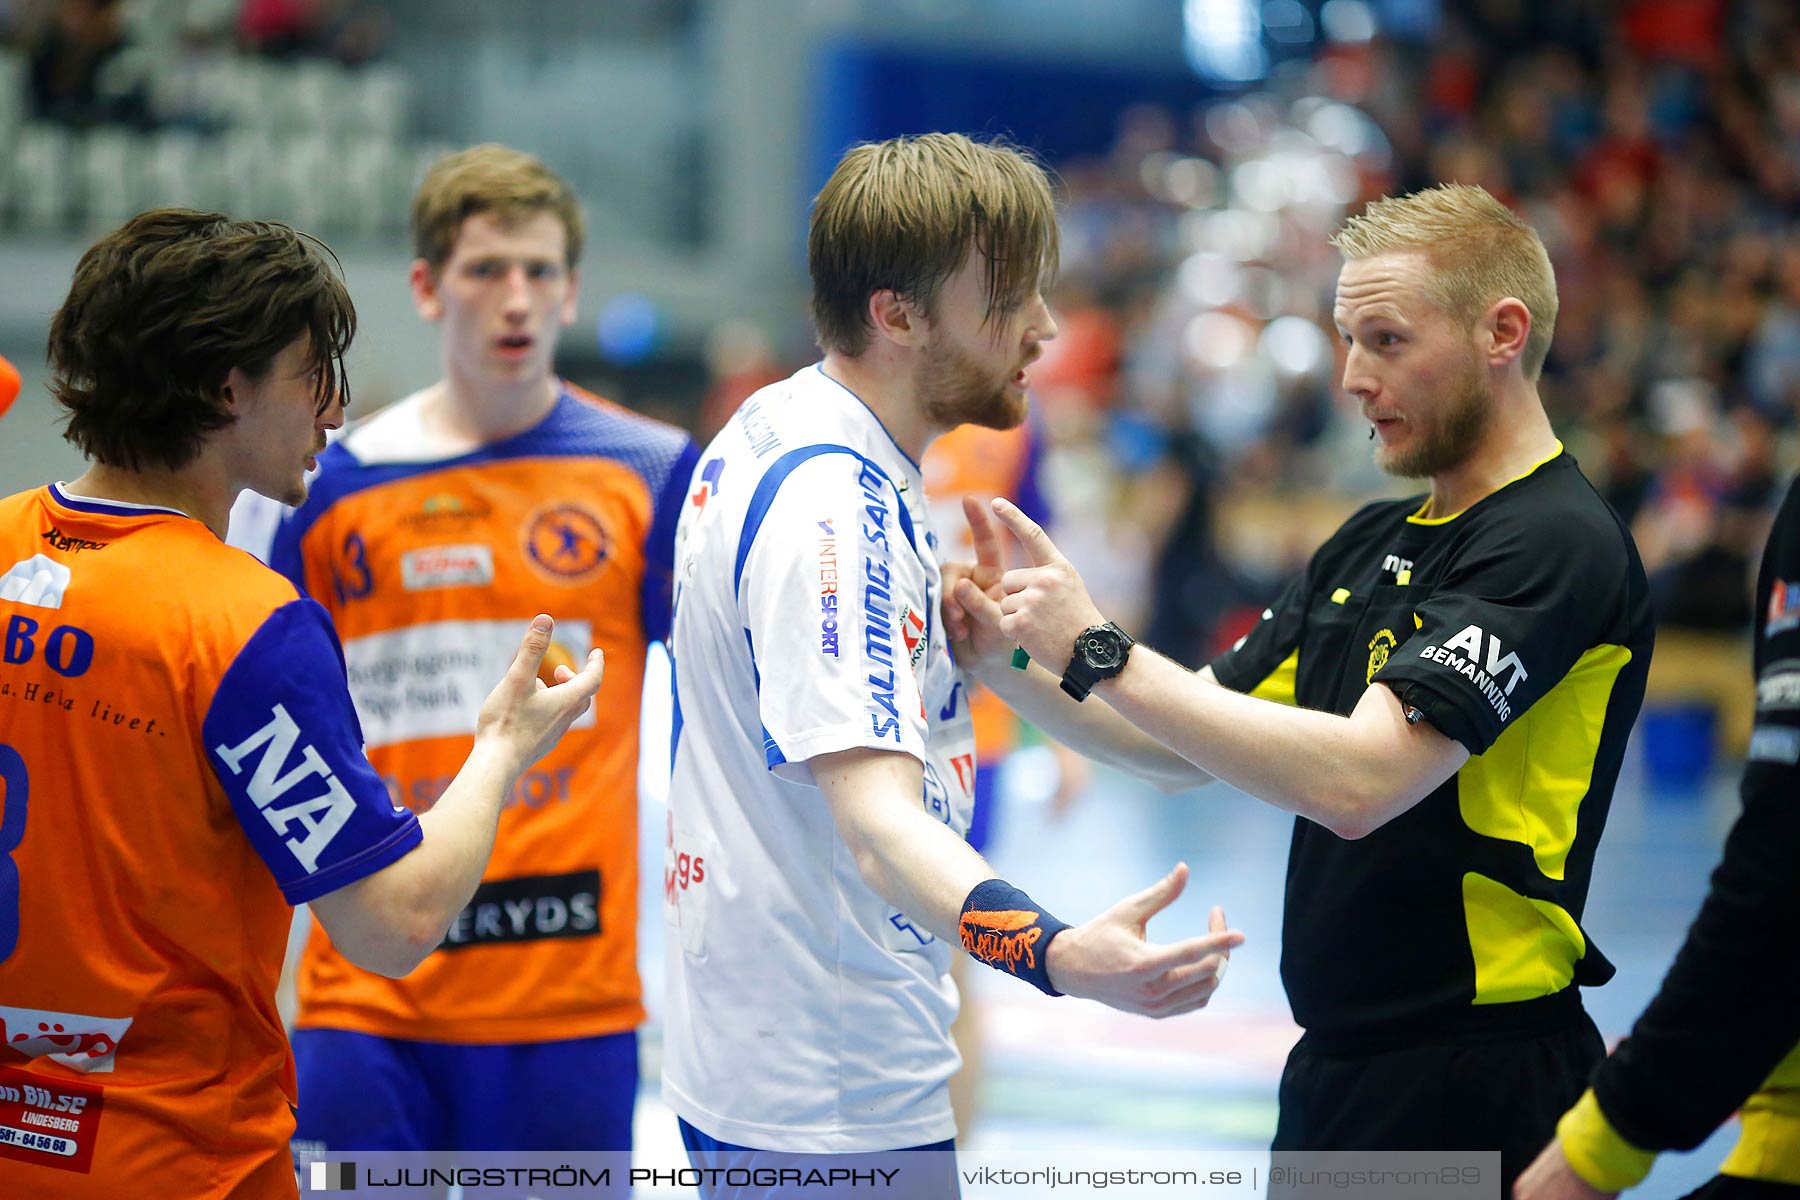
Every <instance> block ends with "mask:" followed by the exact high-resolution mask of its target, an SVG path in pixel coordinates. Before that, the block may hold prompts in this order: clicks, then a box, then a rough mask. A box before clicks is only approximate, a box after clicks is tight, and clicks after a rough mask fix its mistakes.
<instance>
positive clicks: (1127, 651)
mask: <svg viewBox="0 0 1800 1200" xmlns="http://www.w3.org/2000/svg"><path fill="white" fill-rule="evenodd" d="M1135 645H1137V642H1136V641H1135V640H1134V639H1133V638H1132V636H1131V635H1130V634H1129V633H1126V632H1125V631H1124V630H1123V629H1120V628H1119V627H1118V626H1117V625H1114V624H1113V623H1112V622H1111V621H1108V622H1106V623H1105V624H1104V625H1094V626H1091V627H1090V628H1087V629H1084V630H1082V631H1081V634H1080V636H1078V637H1077V638H1076V639H1075V651H1074V653H1073V654H1072V655H1071V656H1070V658H1069V666H1068V669H1067V670H1065V671H1064V672H1063V677H1062V690H1063V691H1065V692H1067V693H1068V694H1069V695H1070V696H1071V697H1072V698H1073V699H1074V700H1075V701H1076V702H1077V703H1079V702H1080V701H1083V700H1086V699H1087V698H1088V693H1089V692H1091V691H1093V690H1094V685H1095V684H1097V683H1099V682H1100V681H1101V680H1103V679H1111V678H1112V677H1113V676H1115V675H1117V674H1118V673H1119V672H1120V671H1123V670H1124V669H1125V660H1126V659H1127V658H1129V657H1130V656H1131V648H1132V647H1133V646H1135Z"/></svg>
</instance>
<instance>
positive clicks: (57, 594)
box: [0, 210, 600, 1200]
mask: <svg viewBox="0 0 1800 1200" xmlns="http://www.w3.org/2000/svg"><path fill="white" fill-rule="evenodd" d="M354 329H355V312H354V310H353V309H352V307H351V305H350V298H349V295H348V293H347V292H346V291H345V289H344V287H343V284H342V282H341V281H340V280H339V279H338V278H337V275H336V273H335V271H334V270H333V269H332V268H331V265H330V261H329V256H328V252H327V251H326V250H325V249H324V247H322V246H321V245H319V244H318V243H316V242H313V241H312V240H311V239H308V238H306V237H305V236H304V235H302V234H298V233H296V232H295V231H294V230H292V229H289V228H287V227H286V226H283V225H277V224H273V223H265V222H237V221H231V220H229V219H227V218H225V217H223V216H220V215H218V214H213V213H198V212H189V211H185V210H163V211H158V212H151V213H145V214H143V215H142V216H139V217H137V218H135V219H133V220H132V221H131V222H129V223H128V224H127V225H126V226H125V227H124V228H122V229H120V230H118V231H117V232H115V233H112V234H109V235H108V236H107V237H105V238H102V239H101V240H100V242H98V243H97V244H96V245H95V246H94V247H93V248H92V249H90V250H89V251H88V252H87V254H86V255H85V256H84V257H83V258H82V261H81V263H80V265H79V266H78V267H77V269H76V273H75V279H74V283H73V286H72V287H71V289H70V293H69V297H68V299H67V300H66V301H65V302H64V304H63V306H62V308H61V309H60V310H59V311H58V313H57V314H56V317H55V319H54V321H53V322H52V325H51V334H50V358H51V365H52V376H53V377H52V381H51V390H52V393H53V394H54V395H55V397H56V400H57V402H58V403H59V404H61V405H62V407H63V408H64V409H65V410H66V411H67V414H68V418H69V423H68V437H69V438H70V440H71V441H73V442H75V443H76V444H77V445H79V446H80V447H81V449H82V450H83V451H84V452H86V453H87V455H88V456H89V458H90V459H91V460H92V461H91V463H90V465H89V468H88V470H87V471H86V473H84V474H83V475H82V476H81V477H80V478H79V479H76V480H75V481H73V482H71V483H67V484H51V485H49V486H47V487H42V488H38V489H34V490H32V491H28V492H23V493H20V494H18V495H15V496H10V497H7V498H5V499H3V500H0V568H3V569H0V1045H3V1046H4V1049H0V1195H4V1196H7V1197H9V1198H10V1197H15V1196H19V1197H25V1196H29V1197H32V1198H33V1200H114V1198H116V1197H119V1196H123V1195H129V1194H132V1192H133V1191H139V1192H142V1194H144V1195H156V1196H181V1197H183V1198H184V1200H186V1198H194V1200H226V1198H227V1197H256V1198H257V1200H262V1198H264V1197H283V1196H289V1197H291V1196H295V1195H297V1186H296V1181H295V1178H294V1171H293V1166H292V1160H291V1157H290V1155H289V1153H288V1139H289V1135H290V1133H291V1131H292V1130H293V1127H294V1116H293V1112H294V1105H295V1102H296V1098H297V1097H296V1086H295V1070H294V1062H293V1058H292V1055H291V1054H290V1053H289V1050H288V1044H287V1039H286V1036H285V1034H284V1033H283V1030H282V1027H281V1021H280V1019H279V1017H278V1016H277V1014H276V1009H275V985H276V979H277V976H278V975H279V973H280V969H281V958H282V951H283V948H284V946H285V944H286V940H287V938H286V933H287V926H288V922H289V920H290V918H291V912H292V910H291V908H290V906H291V905H294V904H299V903H302V902H310V903H311V904H312V906H313V911H314V913H315V914H316V915H317V916H318V919H319V922H320V924H321V925H322V926H324V927H325V928H326V929H328V930H330V931H331V934H332V937H333V938H334V939H335V941H336V943H337V944H338V945H339V946H341V947H343V949H344V951H345V953H346V954H348V955H350V956H351V957H352V958H353V959H354V960H355V961H357V962H359V963H361V964H362V965H363V966H364V967H366V968H368V969H370V970H375V971H380V972H383V973H385V974H396V975H397V974H404V973H405V972H407V971H409V970H411V969H412V968H413V967H414V966H415V965H417V963H418V961H419V959H420V958H421V957H422V956H423V954H424V952H425V950H426V949H427V948H428V947H430V946H432V945H434V944H436V943H437V942H438V941H439V940H440V939H441V938H442V937H443V936H444V931H445V930H446V929H447V928H448V926H449V924H450V920H451V918H452V916H453V915H454V914H455V913H456V912H457V911H458V910H459V909H460V908H461V907H462V905H463V903H464V902H465V900H466V899H467V897H468V895H469V894H470V893H471V892H473V891H474V889H475V885H476V882H477V881H478V879H479V877H480V873H481V866H482V863H483V862H484V861H485V859H486V856H487V852H488V850H489V848H490V847H491V845H492V837H493V834H492V831H493V827H494V822H495V819H496V816H497V814H498V812H499V810H500V806H501V803H502V801H503V799H504V798H505V796H506V795H507V794H508V793H510V792H511V791H512V789H513V785H514V780H515V779H517V777H518V776H519V774H520V773H521V772H522V771H524V770H525V768H527V767H528V766H529V765H530V764H531V763H532V762H533V761H534V760H535V759H536V758H537V757H538V756H539V755H541V754H542V753H543V751H544V750H545V749H547V748H548V747H549V745H551V744H553V743H554V742H555V740H556V738H557V737H558V736H560V734H561V732H562V731H563V730H564V729H566V728H567V727H568V725H569V723H570V722H571V721H574V720H576V719H577V718H579V717H580V716H581V714H582V713H583V712H584V711H585V710H586V709H587V708H588V706H589V702H590V700H591V698H592V696H593V694H594V691H595V689H596V688H597V687H598V686H599V682H600V663H599V659H598V657H597V656H596V657H593V658H590V659H589V660H588V663H587V667H586V669H585V670H583V671H582V672H581V673H580V674H579V675H577V674H576V673H575V672H574V671H573V670H571V669H570V667H571V666H572V665H573V664H565V665H564V666H563V667H561V668H560V669H555V668H552V670H551V673H550V678H549V679H548V680H547V681H545V682H546V683H547V684H548V685H549V686H542V685H541V684H540V681H539V680H538V678H537V676H538V672H539V669H540V666H541V665H542V661H543V657H544V654H545V651H546V650H547V649H548V648H549V645H550V641H551V637H552V633H553V623H552V622H551V620H550V619H549V618H548V617H545V616H538V617H536V618H535V619H533V620H532V621H531V632H530V633H529V634H528V636H527V638H526V642H525V644H524V645H523V646H521V647H519V648H518V649H517V651H516V653H515V654H514V655H513V656H512V658H511V661H510V663H509V664H508V665H506V666H505V667H504V668H503V672H504V678H503V679H502V681H501V684H500V686H499V687H498V688H496V689H495V690H494V691H493V692H492V693H491V694H490V695H489V696H488V697H487V699H486V701H485V703H483V704H482V706H481V719H480V723H479V726H480V728H479V732H478V733H477V736H476V738H475V740H474V744H473V745H472V746H471V748H470V753H469V754H468V755H467V758H466V761H465V762H463V763H461V764H457V765H456V768H457V769H455V770H454V777H453V780H452V782H451V783H450V784H449V786H448V787H447V788H446V789H445V792H444V795H443V797H442V800H441V802H440V803H439V804H438V805H437V807H436V808H435V809H434V810H433V811H432V812H431V813H428V814H425V815H423V816H415V815H414V814H412V813H409V812H407V811H405V810H404V809H400V808H396V807H395V806H393V805H392V804H390V803H389V801H388V796H387V789H386V788H385V787H384V786H383V785H382V782H381V779H380V778H379V777H378V776H377V775H376V774H375V772H374V770H373V769H371V767H370V766H369V763H368V761H367V759H365V758H364V757H363V753H362V730H361V729H360V728H359V727H358V724H357V720H356V715H355V713H354V711H353V710H352V708H351V703H350V695H349V691H348V689H347V687H346V684H345V676H344V664H343V658H342V654H341V651H340V649H339V646H338V642H337V639H336V638H335V637H334V636H333V634H332V631H331V625H330V622H329V621H328V620H327V619H326V617H325V614H324V612H323V611H322V610H321V609H320V608H319V606H318V605H317V604H314V603H313V602H311V601H309V600H305V599H302V598H300V597H299V596H298V595H296V594H295V590H294V588H293V585H292V584H290V583H288V582H287V581H286V580H284V579H282V578H281V577H280V576H278V575H276V574H274V573H273V572H271V571H269V570H268V569H266V568H265V567H263V566H261V565H260V564H258V563H257V562H255V561H254V560H253V559H251V558H250V557H249V556H248V555H245V554H243V553H241V552H239V551H237V550H234V549H232V548H231V547H229V546H227V545H225V544H224V543H223V540H222V539H223V536H224V534H225V532H226V522H227V516H228V514H229V512H230V509H231V505H232V502H233V500H235V498H236V497H237V495H238V494H239V492H240V491H242V490H245V489H251V490H254V491H256V492H258V493H259V494H261V495H265V496H269V497H271V498H278V499H283V500H290V501H298V500H300V499H302V498H304V496H305V485H304V482H303V474H304V471H305V468H306V467H307V465H308V464H309V463H310V462H311V461H312V456H313V455H314V454H316V453H317V452H318V450H319V449H320V447H322V446H323V444H324V435H325V431H326V430H328V429H333V428H336V427H337V426H338V425H339V424H340V422H341V421H342V417H343V404H344V401H345V399H346V389H345V387H344V383H343V379H342V366H341V364H342V355H343V352H344V349H345V348H346V347H347V346H348V344H349V342H350V338H351V336H352V333H353V331H354ZM514 629H515V631H516V629H517V625H515V626H514Z"/></svg>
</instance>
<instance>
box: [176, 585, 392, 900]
mask: <svg viewBox="0 0 1800 1200" xmlns="http://www.w3.org/2000/svg"><path fill="white" fill-rule="evenodd" d="M201 735H202V737H203V738H204V740H205V744H206V756H207V760H208V762H209V763H210V764H211V765H212V769H213V773H214V774H215V775H217V776H218V778H219V782H220V783H221V784H223V785H224V788H225V794H226V795H227V796H229V797H230V798H231V806H232V808H233V810H234V811H235V812H236V813H237V818H238V823H239V824H240V825H242V826H243V829H244V833H245V835H246V836H248V837H249V839H250V844H251V845H252V846H254V847H255V848H256V852H257V854H259V855H260V856H261V857H262V860H263V862H264V863H266V864H267V865H268V868H269V871H270V873H271V874H273V875H274V876H275V882H276V883H278V884H280V885H281V891H282V894H283V895H284V896H286V897H287V900H288V903H290V904H302V903H305V902H306V901H308V900H313V899H317V898H318V897H320V896H323V895H325V894H326V893H327V892H333V891H336V890H337V889H338V888H341V887H343V886H344V885H345V884H349V883H355V882H356V881H357V880H358V879H362V878H363V877H365V876H367V875H371V874H373V873H374V872H376V871H379V870H380V869H381V868H383V867H385V866H387V865H388V864H389V863H391V862H393V861H394V860H395V859H397V858H399V857H400V856H401V855H403V854H405V853H407V852H408V851H409V850H411V849H412V848H413V847H415V846H417V845H418V844H419V842H420V840H421V838H422V836H423V835H422V833H421V831H420V829H419V819H418V818H417V817H415V816H413V814H412V813H410V812H407V811H406V810H405V809H403V808H396V807H394V805H393V804H392V803H391V802H390V800H389V799H388V790H387V785H385V784H384V783H382V781H381V777H380V776H378V775H377V774H376V773H375V769H374V768H373V767H371V766H370V765H369V760H368V759H367V758H365V757H364V756H363V750H362V745H363V734H362V726H361V725H360V723H359V722H358V721H357V719H356V709H355V708H354V707H353V706H352V705H351V702H350V688H349V685H348V683H347V682H346V681H345V678H344V660H343V651H342V650H341V648H340V647H339V646H338V641H337V638H336V637H335V636H334V635H333V634H332V632H331V618H330V617H328V616H326V614H325V610H324V609H323V608H321V607H320V606H319V605H318V604H317V603H315V602H314V601H312V600H304V599H302V600H294V601H291V602H289V603H287V604H284V605H282V606H281V607H280V608H278V609H276V610H275V611H274V612H272V613H270V614H269V617H268V619H267V620H265V621H264V622H263V624H262V627H261V628H259V629H258V630H257V631H256V633H255V634H254V635H252V636H251V638H250V640H249V641H248V642H246V643H245V644H244V647H243V648H242V649H241V650H239V651H238V654H237V658H236V659H234V660H233V661H232V664H231V666H230V667H229V668H227V670H226V672H225V677H224V678H223V679H221V680H220V681H219V690H218V692H217V693H216V694H215V695H214V696H213V700H212V704H211V706H210V707H209V708H208V709H207V711H206V719H205V720H204V722H202V724H201Z"/></svg>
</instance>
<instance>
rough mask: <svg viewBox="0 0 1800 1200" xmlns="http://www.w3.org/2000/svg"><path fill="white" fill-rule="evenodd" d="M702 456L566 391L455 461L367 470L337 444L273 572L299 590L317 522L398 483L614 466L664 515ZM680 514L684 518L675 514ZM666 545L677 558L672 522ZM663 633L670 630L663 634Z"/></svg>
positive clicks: (666, 434)
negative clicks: (508, 432) (561, 463)
mask: <svg viewBox="0 0 1800 1200" xmlns="http://www.w3.org/2000/svg"><path fill="white" fill-rule="evenodd" d="M697 453H698V452H697V451H696V450H695V449H694V444H693V441H692V439H690V438H689V437H688V436H687V434H685V433H683V432H682V431H681V430H679V429H677V428H675V426H673V425H669V424H666V423H664V422H662V421H658V420H655V419H653V418H651V417H646V416H643V415H641V414H639V413H634V412H628V411H625V410H623V409H614V408H610V407H608V408H601V407H599V406H598V405H594V404H588V403H586V402H584V401H582V400H580V399H578V398H576V396H575V395H574V394H573V393H571V392H570V391H569V390H568V389H567V388H565V389H563V392H562V394H561V396H560V397H559V398H558V400H557V402H556V406H555V407H554V408H552V409H551V410H550V413H549V415H548V416H546V417H545V418H544V419H543V420H542V421H539V422H538V423H537V424H536V425H533V426H532V427H531V428H530V429H527V430H525V431H524V432H523V433H518V434H514V435H513V436H512V437H509V438H505V439H503V440H501V441H498V442H495V443H493V444H492V445H490V446H483V447H482V448H481V449H479V450H476V451H474V452H473V453H470V454H462V455H458V456H457V457H455V458H434V459H427V460H424V461H420V462H399V463H378V464H375V465H373V466H366V465H364V464H363V463H362V462H360V461H358V460H357V458H356V456H355V455H354V454H352V453H350V451H349V450H348V449H346V448H345V442H344V441H343V440H339V441H336V442H333V443H332V444H331V445H330V446H328V447H326V449H325V453H323V454H321V455H320V456H319V473H318V474H317V475H316V476H314V477H313V481H312V485H311V490H310V491H309V492H308V494H307V497H306V503H304V504H302V505H301V506H300V507H299V508H297V509H295V510H294V511H293V512H292V513H290V514H289V515H288V516H287V517H286V519H284V520H283V521H282V522H281V528H280V529H279V530H277V531H276V534H275V544H274V546H273V547H272V548H271V550H270V553H269V565H270V566H271V567H274V568H275V569H276V570H277V571H280V572H281V573H282V574H283V575H286V576H287V577H288V578H289V579H291V580H293V582H294V586H296V587H301V580H302V576H301V575H300V574H299V571H300V565H299V563H300V552H299V546H300V541H301V539H302V538H304V537H305V536H306V531H307V530H308V529H310V528H312V525H313V522H315V521H317V520H318V519H319V518H320V517H321V516H323V515H324V514H325V512H326V511H327V510H329V509H330V508H331V506H332V505H334V504H336V503H337V502H338V501H340V500H343V499H345V498H346V497H349V496H354V495H355V494H356V493H358V492H361V491H366V490H367V489H369V488H373V487H381V486H382V485H384V484H389V483H394V482H396V481H398V480H402V479H411V478H413V477H415V476H418V475H429V474H431V473H433V472H436V471H450V470H458V469H461V468H465V467H475V466H480V465H481V464H483V463H494V462H505V461H507V460H508V459H514V458H610V459H612V460H614V461H615V462H618V463H621V464H623V465H624V466H626V467H628V468H630V469H631V470H632V471H634V472H635V473H636V474H637V475H638V477H639V478H641V479H642V480H643V481H644V488H645V490H646V491H647V492H649V494H650V497H651V499H652V501H653V502H657V503H658V506H659V507H660V499H661V498H662V497H663V496H664V495H665V494H666V493H667V492H668V491H669V489H670V487H671V486H672V485H671V480H672V479H673V478H675V477H677V476H679V477H680V478H681V483H680V484H676V485H673V486H678V487H683V488H685V487H686V474H684V473H683V468H684V464H685V470H686V471H687V472H690V473H691V472H692V470H693V465H694V457H695V456H696V455H697ZM676 512H677V513H679V508H678V507H677V509H676ZM659 515H660V514H659ZM652 533H653V534H654V528H653V530H652ZM669 539H670V546H671V550H670V557H671V558H672V557H673V553H674V552H673V549H672V547H673V544H674V532H673V518H671V525H670V533H669ZM651 561H652V563H655V562H656V561H657V559H656V558H655V557H654V556H652V559H651ZM302 590H304V588H302ZM665 594H666V592H665ZM666 630H667V623H666V622H665V623H664V631H665V633H666Z"/></svg>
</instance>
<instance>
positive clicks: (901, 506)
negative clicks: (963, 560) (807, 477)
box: [731, 442, 919, 594]
mask: <svg viewBox="0 0 1800 1200" xmlns="http://www.w3.org/2000/svg"><path fill="white" fill-rule="evenodd" d="M821 454H848V455H849V456H850V457H851V458H854V459H856V460H857V461H858V462H860V463H862V464H863V465H864V466H865V467H867V468H869V470H871V471H873V472H875V474H876V475H878V476H880V478H881V481H882V482H883V483H885V484H887V485H888V487H890V488H892V489H893V492H894V507H895V508H896V509H897V510H899V513H900V531H901V532H902V533H904V534H906V543H907V545H909V546H911V547H912V549H913V553H914V554H917V553H918V552H919V542H918V539H917V538H915V537H914V536H913V523H912V514H911V513H910V512H908V511H907V510H906V500H905V498H904V497H903V496H901V494H900V489H899V488H898V487H896V486H895V485H894V481H893V480H892V479H890V478H888V473H887V472H886V471H883V470H882V469H881V464H880V463H877V462H876V461H875V460H874V459H872V458H870V457H868V456H867V455H865V454H860V453H858V452H857V451H855V450H852V449H851V448H850V447H848V446H839V445H835V444H833V443H830V442H820V443H817V444H816V445H812V446H798V447H796V448H794V449H792V450H789V451H788V452H787V453H786V454H784V455H782V456H781V457H780V458H778V459H776V460H775V461H774V462H773V463H770V464H769V469H768V470H767V471H765V472H763V477H762V478H761V479H760V480H758V481H757V484H756V491H755V492H753V493H752V494H751V496H750V507H749V508H748V509H746V510H745V512H744V531H743V533H742V534H740V535H739V536H738V548H737V563H736V565H735V566H734V567H733V568H732V572H731V590H732V593H733V594H736V593H737V591H738V590H739V589H740V588H741V587H742V586H743V582H744V564H745V563H746V562H748V561H749V559H750V548H751V547H752V546H754V545H755V544H756V535H757V533H758V532H759V531H761V529H762V523H763V520H764V518H766V517H767V516H768V515H769V507H770V506H771V505H772V504H774V503H775V494H776V493H777V492H779V491H780V490H781V485H782V484H784V483H786V482H787V478H788V476H789V475H792V474H793V473H794V469H795V468H796V467H798V466H799V465H800V464H801V463H803V462H806V461H807V460H809V459H814V458H817V457H818V456H819V455H821Z"/></svg>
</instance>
